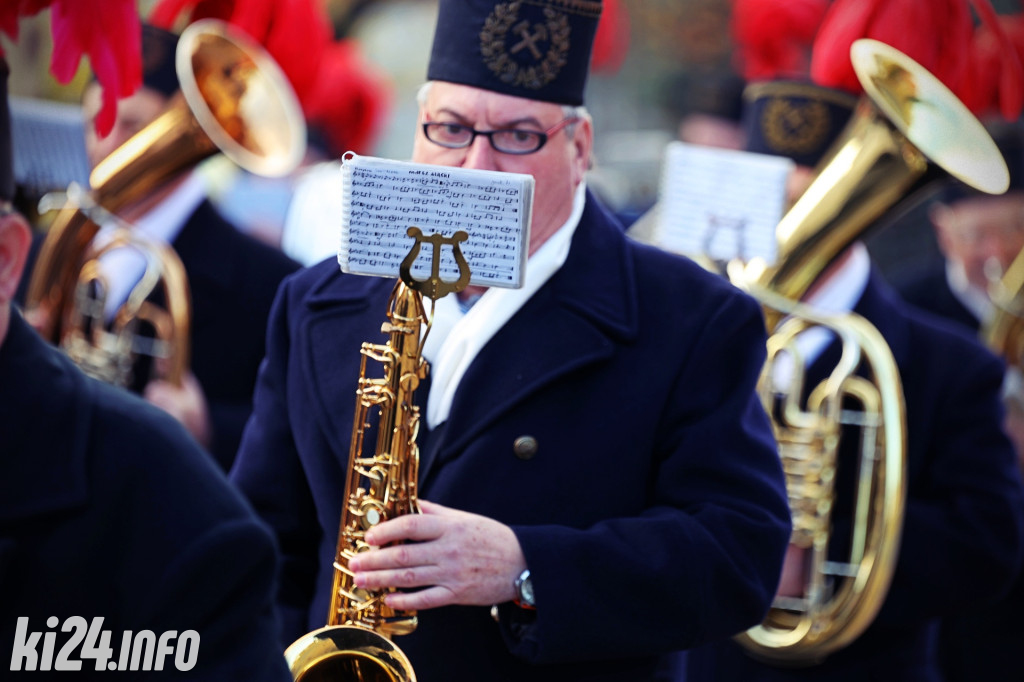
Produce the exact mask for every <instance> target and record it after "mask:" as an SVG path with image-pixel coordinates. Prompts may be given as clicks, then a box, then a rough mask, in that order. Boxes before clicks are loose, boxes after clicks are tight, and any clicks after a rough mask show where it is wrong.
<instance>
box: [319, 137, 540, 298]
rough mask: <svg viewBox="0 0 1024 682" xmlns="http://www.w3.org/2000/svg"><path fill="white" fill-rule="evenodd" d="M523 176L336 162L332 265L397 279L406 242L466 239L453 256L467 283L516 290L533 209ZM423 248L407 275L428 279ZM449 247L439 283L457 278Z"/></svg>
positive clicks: (353, 158) (363, 160)
mask: <svg viewBox="0 0 1024 682" xmlns="http://www.w3.org/2000/svg"><path fill="white" fill-rule="evenodd" d="M533 186H534V179H533V176H531V175H524V174H520V173H502V172H498V171H485V170H478V169H467V168H452V167H448V166H434V165H429V164H421V163H412V162H409V161H393V160H388V159H379V158H375V157H368V156H358V155H356V154H352V153H349V154H346V155H345V157H344V158H343V160H342V203H343V204H344V210H343V216H342V229H341V241H340V243H339V247H338V263H339V264H340V265H341V269H342V270H344V271H345V272H351V273H356V274H363V275H377V276H382V277H398V275H399V268H400V266H401V263H402V260H404V259H405V257H406V255H407V254H408V253H409V251H410V249H411V248H412V246H413V243H414V240H413V238H412V237H409V236H408V235H407V234H406V231H407V230H408V229H409V228H410V227H417V228H419V229H420V230H421V231H422V232H423V234H424V235H430V234H434V233H441V234H443V235H444V236H446V237H450V236H451V235H453V234H455V232H457V231H459V230H464V231H465V232H467V233H468V235H469V238H468V239H467V240H466V241H465V242H463V243H462V244H461V250H462V253H463V255H464V256H465V257H466V260H467V261H468V262H469V268H470V273H471V278H470V284H475V285H480V286H494V287H506V288H519V287H521V286H522V283H523V281H524V277H525V266H526V256H527V253H528V248H527V245H528V243H529V226H530V216H531V212H532V208H533ZM432 251H433V249H432V247H431V246H429V245H427V244H424V245H423V248H422V249H421V251H420V255H419V257H418V258H417V260H416V263H415V265H414V266H413V268H412V273H413V275H414V276H415V277H416V278H418V279H426V278H427V277H429V275H430V262H431V260H430V259H431V258H432V257H433V253H432ZM458 276H459V270H458V266H457V265H456V263H455V260H454V258H453V256H452V253H451V249H450V248H444V249H442V261H441V277H442V279H444V280H446V281H454V280H456V279H458Z"/></svg>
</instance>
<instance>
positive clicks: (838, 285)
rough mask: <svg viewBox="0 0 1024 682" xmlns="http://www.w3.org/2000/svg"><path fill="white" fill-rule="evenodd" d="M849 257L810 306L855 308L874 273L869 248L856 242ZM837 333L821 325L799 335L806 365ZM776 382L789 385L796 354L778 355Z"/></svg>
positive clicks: (810, 298) (824, 309)
mask: <svg viewBox="0 0 1024 682" xmlns="http://www.w3.org/2000/svg"><path fill="white" fill-rule="evenodd" d="M850 250H851V253H850V257H849V258H847V259H846V262H844V263H843V264H842V265H840V266H839V268H838V269H837V270H836V271H835V272H833V273H832V274H831V275H830V276H829V278H828V280H827V281H826V282H824V283H823V285H822V286H820V287H819V288H818V289H817V290H816V291H815V292H814V294H813V295H811V296H808V297H807V299H806V300H805V301H804V303H805V304H806V305H808V306H809V307H811V308H813V309H815V310H817V311H820V312H823V313H845V312H849V311H850V310H853V308H854V307H855V306H856V305H857V302H858V301H859V300H860V297H861V296H863V295H864V289H865V288H867V285H868V277H869V276H870V274H871V257H870V256H869V255H868V250H867V247H865V246H864V244H862V243H860V242H857V243H855V244H854V245H853V246H851V247H850ZM834 337H835V335H834V334H833V333H832V332H831V331H829V330H827V329H823V328H821V327H811V328H810V329H808V330H807V331H804V332H801V333H800V334H799V335H798V336H797V337H796V346H797V350H798V352H799V353H800V357H801V359H802V360H803V363H804V367H809V366H810V365H811V364H812V363H813V362H814V361H815V360H816V359H817V357H818V356H819V355H820V354H821V352H822V351H823V350H824V349H825V347H826V346H827V345H828V344H829V342H830V341H831V340H832V339H833V338H834ZM774 370H775V373H774V375H773V381H774V384H775V386H776V387H777V388H780V389H782V388H787V387H788V386H789V382H790V380H791V377H792V374H793V356H792V355H789V354H785V355H782V356H781V357H779V358H777V360H776V363H775V366H774Z"/></svg>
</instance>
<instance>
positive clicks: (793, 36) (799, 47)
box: [732, 0, 828, 81]
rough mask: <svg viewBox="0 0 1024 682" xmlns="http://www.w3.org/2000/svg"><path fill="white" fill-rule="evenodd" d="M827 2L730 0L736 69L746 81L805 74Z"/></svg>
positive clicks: (820, 0) (813, 0) (823, 0)
mask: <svg viewBox="0 0 1024 682" xmlns="http://www.w3.org/2000/svg"><path fill="white" fill-rule="evenodd" d="M827 9H828V0H733V3H732V34H733V36H732V37H733V41H734V42H735V43H736V50H737V53H736V61H737V64H736V69H737V71H739V73H741V74H743V77H744V78H745V79H746V80H747V81H758V80H770V79H776V78H797V77H803V76H805V75H806V73H807V69H808V64H809V62H810V47H811V43H812V42H813V40H814V35H815V33H817V31H818V27H819V26H820V25H821V21H822V17H824V15H825V11H826V10H827Z"/></svg>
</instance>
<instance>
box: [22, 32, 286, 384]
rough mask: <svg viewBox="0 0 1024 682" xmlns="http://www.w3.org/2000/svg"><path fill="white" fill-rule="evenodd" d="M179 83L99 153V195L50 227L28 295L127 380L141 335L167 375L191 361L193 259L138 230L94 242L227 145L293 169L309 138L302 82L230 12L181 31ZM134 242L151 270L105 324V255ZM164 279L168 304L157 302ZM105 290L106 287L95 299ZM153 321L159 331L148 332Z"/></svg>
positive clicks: (90, 355)
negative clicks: (153, 114) (237, 25)
mask: <svg viewBox="0 0 1024 682" xmlns="http://www.w3.org/2000/svg"><path fill="white" fill-rule="evenodd" d="M175 67H176V71H177V74H178V80H179V83H180V92H179V93H177V94H176V95H175V96H174V97H172V99H171V102H170V103H169V104H168V106H167V108H166V109H165V110H164V111H163V112H162V113H161V115H160V116H158V117H157V118H156V119H155V120H154V121H152V122H151V123H150V124H149V125H147V126H146V127H144V128H143V129H142V130H140V131H139V132H138V133H136V134H135V135H133V136H132V137H131V138H129V139H128V140H126V141H125V143H124V144H122V145H121V146H120V147H118V148H117V149H116V150H114V151H113V152H112V153H111V154H110V155H109V156H108V157H107V158H105V159H104V160H103V161H101V162H100V163H98V164H97V165H96V167H95V168H94V169H93V171H92V173H91V174H90V176H89V184H90V186H91V189H90V191H89V193H88V194H85V193H81V196H73V195H72V193H70V192H69V199H70V201H69V202H68V203H67V204H66V205H65V207H64V208H62V209H61V210H60V211H59V213H58V214H57V216H56V218H55V219H54V221H53V224H52V225H51V227H50V228H49V230H48V232H47V235H46V239H45V240H44V242H43V245H42V247H41V249H40V252H39V259H38V261H37V263H36V265H35V267H34V268H33V271H32V277H31V279H30V281H29V288H28V293H27V295H26V302H25V312H26V317H27V318H28V319H29V320H30V321H32V322H33V325H34V326H35V327H36V328H37V329H38V331H39V332H40V334H41V335H42V336H43V337H44V338H46V339H47V340H48V341H50V342H51V343H54V344H55V345H57V346H59V347H61V348H63V349H64V350H65V351H67V352H68V353H69V355H71V356H72V357H73V358H74V359H75V360H76V362H79V363H80V365H81V366H82V368H83V369H84V370H86V371H87V372H89V373H90V374H93V375H94V376H97V377H98V378H101V379H104V380H107V381H110V382H112V383H117V384H120V385H122V386H123V385H126V384H127V382H128V381H130V378H131V376H130V375H131V367H132V365H133V364H134V358H135V357H136V355H135V353H134V351H135V350H137V349H138V348H139V346H140V345H142V346H146V347H149V348H151V349H154V348H155V349H156V352H157V353H158V356H163V357H164V358H165V360H166V365H167V371H166V375H165V378H166V379H167V380H168V381H171V382H172V383H175V384H179V385H180V383H181V379H182V377H183V375H184V373H185V372H186V371H187V370H188V367H189V352H190V351H189V338H190V336H189V330H190V324H191V298H190V293H189V289H188V281H187V278H186V277H185V271H184V267H183V266H182V265H181V261H180V259H178V257H177V254H175V253H174V252H173V250H171V249H168V248H161V247H159V246H157V245H154V244H153V243H152V242H146V241H144V240H142V239H139V238H137V237H136V236H133V235H132V234H131V232H132V230H131V229H130V227H129V228H127V230H126V231H125V232H123V233H121V234H118V235H116V236H115V237H114V238H113V240H112V243H111V244H109V245H106V246H97V245H94V237H96V234H97V233H98V232H99V229H100V228H99V225H100V223H102V222H103V221H104V220H105V219H107V218H109V217H111V216H113V217H116V215H117V214H118V212H119V211H121V210H123V209H124V208H125V207H127V206H130V205H131V204H133V203H134V202H136V201H138V200H140V199H141V198H143V197H145V196H147V195H148V194H149V193H150V192H152V191H153V190H155V189H157V188H159V187H161V186H162V185H164V184H166V183H167V182H169V181H170V180H171V179H173V178H175V177H177V176H178V175H179V174H180V173H181V172H182V171H184V170H186V169H189V168H191V167H193V166H195V165H196V164H198V163H199V162H200V161H202V160H204V159H206V158H207V157H209V156H212V155H213V154H215V153H217V152H218V151H219V152H221V153H223V154H224V155H225V156H227V157H228V158H230V159H231V160H232V161H233V162H234V163H236V164H237V165H239V166H241V167H242V168H244V169H245V170H247V171H249V172H252V173H256V174H259V175H265V176H280V175H285V174H287V173H289V172H291V171H292V170H294V169H295V168H296V167H297V166H298V164H299V162H300V161H301V159H302V156H303V154H304V153H305V148H306V141H305V137H306V127H305V120H304V119H303V117H302V110H301V108H300V106H299V102H298V99H297V98H296V96H295V93H294V91H293V90H292V89H291V86H290V85H289V84H288V82H287V80H286V79H285V76H284V74H283V73H282V72H281V70H280V67H278V65H277V63H276V62H274V61H273V58H272V57H270V55H269V54H267V53H266V52H265V51H264V50H263V48H262V47H260V46H259V45H258V44H256V43H255V42H254V41H253V40H251V39H250V38H248V37H247V36H246V35H244V34H242V33H240V32H239V31H237V30H234V29H232V28H231V27H230V26H228V25H227V24H226V23H224V22H222V21H219V20H215V19H204V20H202V21H197V22H195V23H193V24H191V25H190V26H188V27H187V28H186V29H185V30H184V31H183V32H182V34H181V37H180V38H179V39H178V45H177V48H176V53H175ZM124 245H130V246H131V247H133V248H134V249H136V250H138V251H141V252H142V253H143V254H144V257H145V259H146V269H145V274H144V275H143V277H142V279H141V280H140V281H139V283H138V285H137V286H136V287H135V288H134V289H133V291H132V293H131V295H130V296H129V302H128V304H126V305H125V306H122V309H121V310H119V311H118V313H117V315H116V317H115V319H114V322H113V324H112V328H110V329H105V328H104V327H105V324H104V320H103V316H102V312H101V311H99V310H98V309H99V308H101V307H102V305H103V296H104V293H105V289H106V286H105V280H104V279H103V276H102V272H101V268H100V267H99V265H98V262H97V261H98V258H99V256H100V255H102V253H103V252H105V251H107V250H109V249H110V248H113V247H115V246H124ZM161 288H162V290H163V293H164V299H165V300H164V303H163V306H162V307H160V306H157V305H155V304H153V303H152V302H148V303H147V302H146V300H147V298H148V297H149V294H150V293H151V292H152V291H154V290H157V289H161ZM96 296H98V298H96ZM142 324H145V325H149V326H150V327H151V329H152V331H153V333H154V335H155V339H145V340H142V341H141V342H140V341H139V339H138V337H137V335H136V332H137V331H139V327H140V326H141V325H142Z"/></svg>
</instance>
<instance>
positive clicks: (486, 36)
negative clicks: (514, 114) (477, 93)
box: [427, 0, 601, 106]
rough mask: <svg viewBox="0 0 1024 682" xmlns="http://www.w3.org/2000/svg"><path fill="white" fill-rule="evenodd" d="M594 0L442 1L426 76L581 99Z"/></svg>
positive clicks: (564, 100)
mask: <svg viewBox="0 0 1024 682" xmlns="http://www.w3.org/2000/svg"><path fill="white" fill-rule="evenodd" d="M600 16H601V2H600V0H596V1H595V0H518V1H515V2H495V1H494V0H441V2H440V11H439V14H438V19H437V29H436V30H435V33H434V46H433V49H432V51H431V55H430V64H429V66H428V67H427V79H428V80H439V81H448V82H451V83H459V84H462V85H469V86H472V87H476V88H481V89H483V90H491V91H493V92H499V93H502V94H506V95H514V96H516V97H525V98H528V99H534V100H540V101H544V102H554V103H556V104H566V105H572V106H578V105H581V104H583V92H584V89H585V88H586V83H587V74H588V72H589V70H590V53H591V49H592V48H593V43H594V35H595V33H596V31H597V23H598V19H599V18H600Z"/></svg>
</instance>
